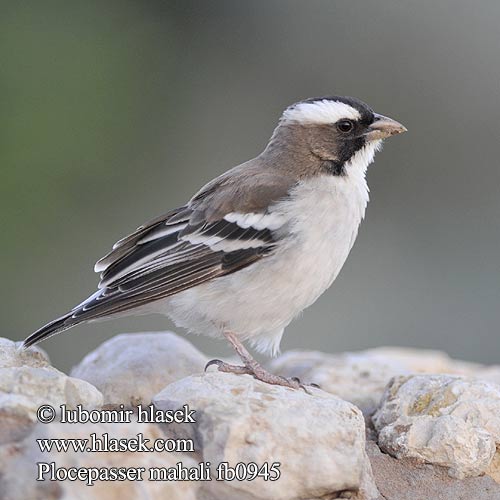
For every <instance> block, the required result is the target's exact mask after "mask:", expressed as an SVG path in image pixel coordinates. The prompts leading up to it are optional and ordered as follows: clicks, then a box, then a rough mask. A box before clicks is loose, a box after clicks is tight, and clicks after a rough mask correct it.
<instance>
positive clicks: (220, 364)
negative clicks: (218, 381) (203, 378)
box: [204, 359, 224, 372]
mask: <svg viewBox="0 0 500 500" xmlns="http://www.w3.org/2000/svg"><path fill="white" fill-rule="evenodd" d="M223 364H224V361H221V360H220V359H212V360H211V361H209V362H208V363H207V364H206V365H205V370H204V371H205V372H206V371H207V370H208V368H209V367H210V366H212V365H217V368H220V367H221V366H222V365H223Z"/></svg>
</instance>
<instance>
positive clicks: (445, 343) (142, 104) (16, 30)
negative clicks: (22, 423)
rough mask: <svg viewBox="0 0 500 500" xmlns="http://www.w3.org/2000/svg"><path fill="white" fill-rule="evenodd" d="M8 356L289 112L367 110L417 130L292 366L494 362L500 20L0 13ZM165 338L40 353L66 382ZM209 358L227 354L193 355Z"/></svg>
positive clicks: (44, 10) (92, 3) (78, 340)
mask: <svg viewBox="0 0 500 500" xmlns="http://www.w3.org/2000/svg"><path fill="white" fill-rule="evenodd" d="M0 7H1V16H0V62H1V64H0V100H1V106H0V109H1V120H0V165H1V183H0V190H1V192H0V203H1V207H0V213H1V214H2V215H1V220H2V232H1V238H2V241H1V243H2V244H1V247H2V273H1V275H2V290H3V292H2V300H1V301H0V307H1V308H2V310H1V318H2V332H1V335H4V336H7V337H10V338H14V339H22V338H24V337H25V336H26V335H27V334H28V333H30V332H31V331H33V330H34V329H36V328H38V327H39V326H41V325H42V324H43V323H45V322H47V321H49V320H51V319H53V318H54V317H56V316H58V315H60V314H62V313H64V312H65V311H66V310H68V309H69V308H70V307H72V306H73V305H75V304H76V303H77V302H79V301H81V300H82V299H83V298H84V297H86V296H87V295H89V294H90V293H91V292H93V291H94V288H95V286H96V284H97V276H96V275H94V274H93V272H92V266H93V264H94V262H95V261H96V260H97V259H98V258H99V257H101V256H102V255H103V254H104V253H106V252H107V251H108V249H109V248H110V246H111V245H112V244H113V243H114V242H115V241H116V240H117V239H118V238H120V237H121V236H123V235H124V234H126V233H128V232H129V231H131V230H133V229H134V228H135V227H136V226H138V225H140V224H141V223H142V222H144V221H145V220H147V219H150V218H152V217H153V216H155V215H157V214H159V213H162V212H164V211H166V210H168V209H170V208H173V207H175V206H178V205H180V204H182V203H184V202H185V201H186V200H187V199H188V198H189V197H190V196H191V195H192V194H193V193H194V192H195V191H196V190H197V189H198V188H199V187H200V186H201V185H203V184H204V183H205V182H206V181H208V180H209V179H210V178H212V177H213V176H215V175H216V174H219V173H221V172H223V171H224V170H226V169H227V168H229V167H231V166H233V165H235V164H237V163H240V162H242V161H244V160H246V159H249V158H251V157H253V156H255V155H256V154H258V153H259V152H260V151H261V149H262V148H263V147H264V145H265V144H266V141H267V139H268V137H269V135H270V134H271V132H272V130H273V128H274V126H275V124H276V121H277V119H278V117H279V115H280V113H281V111H282V109H283V108H284V107H286V106H287V105H288V104H290V103H292V102H294V101H297V100H300V99H302V98H305V97H310V96H317V95H325V94H332V93H335V94H347V95H354V96H357V97H359V98H361V99H363V100H365V101H367V102H368V103H369V104H370V105H372V106H373V107H374V109H375V110H376V111H378V112H380V113H383V114H387V115H389V116H392V117H394V118H396V119H398V120H401V121H402V122H403V123H404V124H405V125H406V126H407V127H408V129H409V132H408V133H407V134H404V136H401V137H397V138H395V139H392V140H390V141H388V143H387V144H386V147H385V150H384V151H383V152H382V153H379V155H378V157H377V161H376V163H375V165H374V166H372V167H371V169H370V171H369V184H370V187H371V197H372V201H371V203H370V205H369V207H368V211H367V219H366V221H365V222H364V223H363V225H362V227H361V230H360V234H359V238H358V241H357V243H356V245H355V247H354V249H353V251H352V253H351V256H350V258H349V259H348V261H347V264H346V266H345V267H344V269H343V271H342V273H341V275H340V276H339V278H338V279H337V281H336V282H335V284H334V286H333V287H332V288H331V289H330V290H329V291H328V292H327V293H325V294H324V295H323V296H322V297H321V298H320V299H319V300H318V302H317V303H316V304H315V305H314V306H312V307H311V308H309V309H308V310H307V311H306V312H305V314H304V315H303V316H302V317H301V318H300V319H299V320H297V321H295V322H294V323H293V324H292V325H291V326H290V327H289V328H288V329H287V332H286V334H285V336H284V340H283V343H282V349H284V350H286V349H291V348H301V349H321V350H326V351H341V350H354V349H360V348H368V347H372V346H378V345H387V344H392V345H408V346H418V347H428V348H437V349H445V350H446V351H447V352H449V353H451V354H452V355H454V356H459V357H462V358H467V359H470V360H476V361H482V362H495V361H497V362H498V358H499V357H500V333H499V320H500V304H499V299H500V294H499V289H500V285H499V281H500V280H499V278H500V265H499V247H500V231H499V215H500V197H499V195H500V159H499V156H498V154H499V153H498V151H499V149H498V144H499V139H500V128H499V117H500V113H499V111H500V30H499V29H498V25H499V21H500V2H498V0H483V1H480V2H470V1H465V0H437V1H436V0H432V1H431V0H421V1H419V2H415V1H410V0H378V1H376V2H347V1H333V0H324V1H321V0H307V1H306V0H303V1H296V0H288V1H284V0H280V1H278V0H252V1H246V2H243V1H234V0H225V1H214V0H212V1H201V0H200V1H191V0H182V1H181V0H179V1H146V0H143V1H126V0H122V1H108V0H106V1H102V0H101V1H97V0H85V1H80V2H76V1H52V0H45V1H44V2H36V1H31V2H30V1H22V2H0ZM167 328H172V325H171V323H170V322H169V320H167V319H166V318H162V317H143V318H126V319H121V320H114V321H110V322H105V323H97V324H93V325H86V326H79V327H77V328H74V329H73V330H71V331H70V332H67V333H66V334H64V335H61V336H58V337H54V338H52V339H50V340H49V341H47V342H45V343H44V344H43V347H44V348H45V349H46V350H47V351H48V352H49V354H50V356H51V358H52V360H53V362H54V363H55V365H56V366H58V367H60V368H62V369H68V368H69V367H71V366H72V365H73V364H75V363H76V362H78V360H80V359H81V358H82V357H83V356H84V355H85V354H86V353H87V352H88V351H89V350H91V349H92V348H94V347H96V346H97V345H98V344H99V343H101V342H102V341H104V340H105V339H107V338H110V337H111V336H112V335H114V334H116V333H120V332H124V331H126V332H130V331H146V330H160V329H167ZM191 340H192V341H193V342H194V343H195V344H196V345H198V346H200V347H201V348H203V349H204V350H205V351H207V352H208V353H209V354H212V355H222V354H225V353H229V351H228V350H227V349H226V347H225V346H224V345H223V343H222V342H217V341H212V340H207V339H203V338H198V337H192V338H191Z"/></svg>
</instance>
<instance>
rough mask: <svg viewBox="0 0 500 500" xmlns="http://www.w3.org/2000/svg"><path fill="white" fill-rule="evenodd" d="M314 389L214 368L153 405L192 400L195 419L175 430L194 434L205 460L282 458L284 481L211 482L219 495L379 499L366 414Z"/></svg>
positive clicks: (222, 499)
mask: <svg viewBox="0 0 500 500" xmlns="http://www.w3.org/2000/svg"><path fill="white" fill-rule="evenodd" d="M309 391H310V394H307V393H306V392H304V391H302V390H292V389H288V388H284V387H278V386H271V385H268V384H264V383H262V382H260V381H257V380H255V379H253V378H252V377H250V376H248V375H233V374H228V373H218V372H210V373H206V374H203V375H193V376H190V377H187V378H185V379H182V380H179V381H177V382H174V383H172V384H170V385H169V386H167V387H166V388H165V389H164V390H163V391H161V392H160V393H159V394H157V395H156V396H155V397H154V398H153V402H154V404H155V406H156V407H157V408H159V409H161V410H172V409H176V408H179V407H181V406H182V405H184V404H187V405H189V407H190V408H191V409H195V410H196V415H195V417H196V423H195V424H179V425H177V426H175V427H172V426H169V429H170V432H173V433H174V435H175V436H178V437H182V438H186V439H194V440H195V447H196V449H197V450H199V452H200V456H201V457H202V459H203V460H204V461H209V462H211V463H212V464H219V463H221V462H228V463H229V465H230V466H233V467H234V466H235V465H236V464H237V463H239V462H243V463H249V462H254V463H256V464H258V465H263V464H265V463H268V464H270V465H272V464H273V463H277V462H279V464H280V465H279V470H280V473H281V476H280V479H279V480H278V481H264V480H263V479H262V478H257V479H255V480H253V481H231V482H224V483H220V482H217V481H212V482H210V483H209V484H207V485H206V487H207V488H209V490H210V493H211V494H212V495H213V496H214V498H217V499H218V500H234V498H238V499H241V500H254V499H259V500H265V499H269V500H294V499H305V498H307V499H319V498H336V497H339V498H342V497H343V498H353V499H355V498H356V499H362V498H363V499H365V498H366V499H368V498H376V497H377V495H378V493H377V491H376V488H375V486H374V484H373V481H372V477H371V471H370V464H369V462H368V460H367V457H366V453H365V449H364V445H365V429H364V427H365V426H364V421H363V416H362V414H361V412H360V411H359V410H358V409H357V408H356V407H354V406H353V405H351V404H350V403H347V402H345V401H342V400H341V399H339V398H337V397H335V396H333V395H330V394H328V393H326V392H324V391H321V390H319V389H314V388H310V389H309ZM339 495H343V496H339Z"/></svg>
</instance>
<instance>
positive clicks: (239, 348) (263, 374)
mask: <svg viewBox="0 0 500 500" xmlns="http://www.w3.org/2000/svg"><path fill="white" fill-rule="evenodd" d="M223 333H224V337H226V339H227V340H228V341H229V343H230V344H231V345H232V346H233V349H234V350H235V351H236V353H237V354H238V356H239V357H240V358H241V360H242V361H243V364H244V366H238V365H231V364H229V363H225V362H224V361H221V360H220V359H213V360H212V361H209V362H208V363H207V366H206V367H205V370H206V369H207V368H208V367H209V366H211V365H217V368H218V369H219V371H221V372H227V373H236V374H249V375H253V377H254V378H256V379H257V380H261V381H262V382H266V383H268V384H272V385H282V386H285V387H291V388H293V389H300V388H302V389H305V387H304V386H303V385H302V384H301V383H300V381H299V380H298V379H294V378H290V379H289V378H285V377H280V376H279V375H274V374H273V373H270V372H268V371H267V370H265V369H264V368H263V367H262V366H261V365H260V364H259V363H258V362H257V361H256V360H255V359H254V358H253V357H252V355H251V354H250V353H249V352H248V351H247V349H246V348H245V346H244V345H243V344H242V343H241V342H240V341H239V340H238V337H236V335H235V334H234V333H233V332H230V331H224V332H223ZM306 392H307V391H306Z"/></svg>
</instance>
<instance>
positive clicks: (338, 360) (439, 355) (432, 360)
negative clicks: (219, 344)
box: [270, 347, 500, 414]
mask: <svg viewBox="0 0 500 500" xmlns="http://www.w3.org/2000/svg"><path fill="white" fill-rule="evenodd" d="M270 370H271V371H272V372H274V373H278V374H280V375H283V376H285V377H299V378H300V379H301V380H303V381H305V382H315V383H317V384H319V385H320V386H321V388H322V389H323V390H325V391H327V392H330V393H332V394H335V395H337V396H339V397H341V398H342V399H345V400H347V401H350V402H351V403H353V404H355V405H356V406H358V407H359V408H361V410H362V411H363V412H364V413H365V414H370V413H372V412H373V411H374V410H375V409H376V407H377V406H378V404H379V401H380V398H381V397H382V394H383V392H384V389H385V386H386V385H387V383H388V382H389V380H390V379H391V378H392V377H394V376H397V375H410V374H412V373H449V374H458V375H468V376H471V377H475V378H478V379H484V380H490V381H493V382H497V383H500V367H496V366H493V367H485V366H482V365H479V364H476V363H470V362H467V361H461V360H455V359H452V358H450V357H449V356H448V355H447V354H446V353H444V352H442V351H433V350H428V349H411V348H403V347H380V348H376V349H368V350H365V351H357V352H345V353H340V354H326V353H322V352H314V351H290V352H287V353H284V354H283V355H282V356H280V357H279V358H277V359H276V360H274V361H273V362H272V363H271V365H270Z"/></svg>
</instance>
